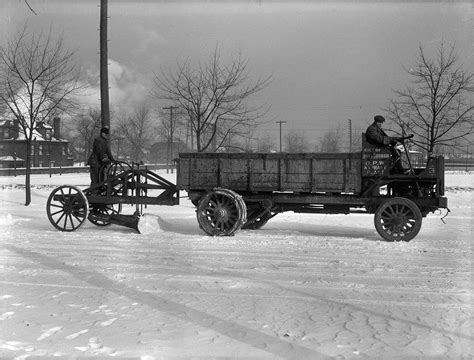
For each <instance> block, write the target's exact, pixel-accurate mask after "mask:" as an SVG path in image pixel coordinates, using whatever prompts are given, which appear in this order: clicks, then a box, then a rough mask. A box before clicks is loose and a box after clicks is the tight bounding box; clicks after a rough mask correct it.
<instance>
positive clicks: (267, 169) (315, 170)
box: [177, 153, 361, 193]
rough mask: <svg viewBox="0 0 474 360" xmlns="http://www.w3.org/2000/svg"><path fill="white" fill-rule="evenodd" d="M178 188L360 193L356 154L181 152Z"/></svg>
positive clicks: (359, 175)
mask: <svg viewBox="0 0 474 360" xmlns="http://www.w3.org/2000/svg"><path fill="white" fill-rule="evenodd" d="M177 186H178V189H180V190H186V191H196V190H208V189H212V188H216V187H221V188H228V189H232V190H234V191H239V192H252V193H258V192H274V191H279V192H296V193H359V192H360V189H361V153H297V154H293V153H292V154H287V153H181V154H180V155H179V160H178V176H177Z"/></svg>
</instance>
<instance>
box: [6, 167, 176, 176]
mask: <svg viewBox="0 0 474 360" xmlns="http://www.w3.org/2000/svg"><path fill="white" fill-rule="evenodd" d="M143 166H146V167H147V168H148V169H150V170H163V169H165V170H171V171H172V172H173V171H175V168H176V167H175V166H174V165H166V164H147V165H143ZM83 172H89V166H62V167H33V168H31V174H46V175H50V176H51V175H53V174H54V175H62V174H74V173H83ZM25 174H26V168H16V169H15V168H4V169H0V176H21V175H25Z"/></svg>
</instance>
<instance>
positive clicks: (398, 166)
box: [365, 115, 412, 174]
mask: <svg viewBox="0 0 474 360" xmlns="http://www.w3.org/2000/svg"><path fill="white" fill-rule="evenodd" d="M384 122H385V118H384V117H383V116H382V115H375V116H374V122H373V123H372V124H371V125H370V126H369V127H368V128H367V130H366V131H365V140H366V141H367V142H368V143H369V144H372V145H376V146H380V147H385V148H388V149H389V150H390V154H391V156H392V161H393V163H394V167H393V169H394V171H395V172H396V173H398V174H408V173H409V172H410V171H409V170H407V169H405V168H404V167H403V165H402V158H401V156H400V151H398V149H397V148H396V147H395V145H396V144H397V142H402V141H404V140H405V139H406V137H405V138H403V137H392V136H388V135H387V134H386V133H385V131H383V130H382V124H383V123H384ZM410 137H412V135H410V136H409V137H408V138H410Z"/></svg>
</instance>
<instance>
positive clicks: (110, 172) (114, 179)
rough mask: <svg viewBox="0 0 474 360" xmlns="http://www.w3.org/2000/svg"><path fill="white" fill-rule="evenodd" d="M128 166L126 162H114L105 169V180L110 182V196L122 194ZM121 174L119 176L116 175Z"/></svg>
mask: <svg viewBox="0 0 474 360" xmlns="http://www.w3.org/2000/svg"><path fill="white" fill-rule="evenodd" d="M127 170H130V166H129V165H128V164H127V163H121V162H114V163H112V164H111V165H110V166H108V167H107V170H106V171H105V180H107V182H110V184H111V187H112V188H111V191H110V195H112V196H122V195H124V193H125V184H126V182H127V177H128V175H127V174H128V173H126V171H127ZM118 175H121V176H118Z"/></svg>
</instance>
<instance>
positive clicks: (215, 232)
mask: <svg viewBox="0 0 474 360" xmlns="http://www.w3.org/2000/svg"><path fill="white" fill-rule="evenodd" d="M246 217H247V209H246V207H245V203H244V201H243V199H242V197H241V196H240V195H238V194H236V193H235V192H233V191H232V190H227V189H215V190H213V191H212V192H210V193H208V194H206V195H204V196H203V197H202V198H201V200H200V201H199V204H198V207H197V220H198V223H199V226H200V227H201V228H202V229H203V230H204V231H205V232H206V233H207V234H209V235H212V236H230V235H233V234H234V233H235V232H236V231H238V230H240V228H241V227H242V225H243V224H244V223H245V220H246Z"/></svg>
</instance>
